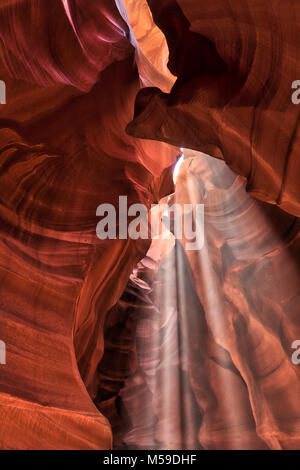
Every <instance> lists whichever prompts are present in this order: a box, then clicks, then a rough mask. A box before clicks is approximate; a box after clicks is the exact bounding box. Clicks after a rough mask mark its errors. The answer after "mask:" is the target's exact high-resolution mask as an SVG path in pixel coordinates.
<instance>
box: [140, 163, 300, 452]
mask: <svg viewBox="0 0 300 470" xmlns="http://www.w3.org/2000/svg"><path fill="white" fill-rule="evenodd" d="M201 159H202V162H203V167H201V164H202V163H201ZM195 161H196V162H197V168H198V169H199V168H200V170H201V171H200V174H201V175H202V177H200V175H199V174H198V175H197V174H196V172H194V168H193V162H192V161H191V164H190V162H187V163H186V164H185V165H184V163H185V157H184V156H182V157H181V158H180V159H179V161H178V162H177V164H176V167H175V169H174V181H175V183H176V192H175V200H176V195H177V196H178V198H179V202H180V203H186V204H189V203H191V204H192V205H194V206H195V205H196V204H199V203H204V204H205V213H206V215H205V224H206V227H205V244H204V247H203V248H202V249H201V250H198V251H195V252H192V251H184V246H185V241H184V240H183V241H177V242H176V244H175V246H174V240H173V242H172V243H173V245H170V249H169V250H165V252H166V251H167V254H164V255H162V251H161V252H160V255H159V256H158V257H157V259H160V267H159V269H158V274H157V277H156V280H155V282H154V284H153V286H152V288H153V302H154V304H155V307H156V310H155V318H153V319H151V320H149V321H148V327H149V325H150V324H151V322H152V327H153V328H152V329H153V335H152V338H151V340H150V347H149V345H148V346H145V347H143V344H141V343H140V346H139V348H140V350H139V354H140V356H143V358H144V359H143V361H142V362H143V367H142V369H143V374H144V376H145V378H146V381H147V384H148V388H149V390H150V391H151V397H152V398H151V405H149V404H148V403H147V400H149V398H148V399H146V397H145V403H144V406H145V416H144V417H145V423H147V422H148V423H152V424H151V432H150V434H151V436H149V428H147V429H148V431H147V433H148V434H147V433H146V434H147V437H146V441H147V442H148V448H150V447H151V448H155V449H159V448H162V449H179V448H182V449H196V448H201V447H200V444H202V445H203V446H204V448H205V447H207V445H208V446H211V445H212V442H213V441H214V445H215V448H222V447H225V448H230V449H248V448H256V446H257V447H259V446H260V445H261V446H263V445H264V442H263V440H264V441H265V442H267V444H268V446H269V447H271V448H274V449H276V448H280V444H279V442H278V439H277V438H276V431H278V429H277V425H276V422H274V421H272V415H271V413H269V411H268V403H267V402H266V398H265V396H264V395H263V394H261V392H260V391H259V389H257V388H256V385H255V378H254V377H252V378H251V374H250V379H249V374H248V375H247V374H244V364H243V362H241V361H243V360H244V362H245V363H246V364H247V361H248V358H247V357H244V358H242V359H241V357H240V355H239V350H238V347H237V345H236V344H234V341H235V339H234V335H232V334H231V333H232V331H233V329H234V327H233V321H234V316H235V315H240V317H245V318H247V320H248V325H247V328H248V329H249V330H250V331H251V337H254V338H255V337H256V331H257V332H258V334H259V333H260V331H261V330H260V329H259V326H260V325H259V321H258V320H257V318H255V314H254V315H253V314H252V311H251V310H250V307H249V305H248V303H247V299H245V296H244V291H245V290H246V289H247V288H248V283H249V282H250V281H251V282H253V279H252V280H251V279H250V278H249V279H248V278H247V277H246V278H244V279H243V284H242V285H241V286H238V287H237V286H236V285H234V282H233V283H232V284H231V281H232V279H233V277H232V276H234V274H235V273H234V272H231V271H230V275H229V277H227V278H225V279H223V280H222V281H221V280H220V276H219V274H218V273H217V268H216V256H217V258H218V259H219V258H221V256H222V254H221V247H222V246H223V245H224V243H226V245H227V246H228V247H229V249H230V252H231V253H232V256H233V257H234V259H235V261H234V263H233V265H234V266H238V267H240V268H241V269H243V266H244V265H246V264H247V263H248V264H249V265H253V264H255V266H257V265H259V263H260V262H262V261H263V260H265V258H266V256H270V257H271V258H272V256H273V255H274V256H276V254H278V251H279V250H282V249H283V248H282V246H283V245H282V239H281V237H280V236H279V235H278V234H277V232H276V231H275V230H274V227H273V226H272V224H271V222H270V220H269V218H268V216H267V215H266V212H265V210H264V209H263V208H262V206H261V204H260V203H258V202H257V201H255V200H254V199H252V198H251V197H250V196H249V194H247V193H246V190H245V182H244V180H243V179H242V178H241V177H236V176H235V175H233V173H232V172H231V171H230V170H229V169H227V170H226V171H227V173H226V172H225V173H224V171H223V169H224V168H223V167H222V165H225V164H223V163H220V162H219V161H218V160H216V159H213V158H212V157H208V156H205V155H204V154H197V156H196V159H195ZM187 168H188V169H189V171H190V177H188V178H182V177H181V178H179V176H182V175H181V171H185V170H186V169H187ZM226 168H227V167H226ZM211 171H213V172H215V177H216V178H215V179H217V180H218V179H219V181H221V183H222V182H223V177H224V178H225V180H226V178H228V179H229V184H228V189H227V188H226V187H225V189H220V188H218V187H216V186H215V183H214V182H213V178H212V175H211V174H210V172H211ZM202 179H203V180H204V181H201V180H202ZM231 179H232V181H231ZM181 185H185V188H184V190H183V189H182V188H181V187H180V186H181ZM221 186H222V184H221ZM225 186H226V185H225ZM176 202H178V201H177V200H176ZM159 243H161V246H162V244H163V243H165V244H166V245H167V244H168V241H167V240H163V238H162V235H161V240H156V241H155V244H159ZM151 250H152V253H151ZM153 250H154V245H153V246H152V248H151V249H150V251H149V253H148V255H149V257H150V258H151V257H152V258H153V257H155V256H154V251H153ZM284 256H285V260H286V263H287V266H288V269H290V270H292V271H293V272H294V276H295V278H296V279H297V278H298V276H299V273H298V268H297V266H296V264H295V262H294V261H293V259H292V258H291V256H290V254H289V251H288V250H287V249H285V251H284ZM199 299H200V300H201V303H200V301H199ZM236 303H237V304H238V308H237V305H236ZM206 329H208V331H209V335H210V337H212V338H213V342H212V343H211V344H210V346H209V347H210V349H209V350H207V347H208V346H207V344H206V343H204V338H205V337H206V336H207V332H206ZM263 334H264V338H263V340H264V341H265V342H266V347H267V348H268V347H271V346H275V347H276V348H278V350H280V351H281V355H282V357H283V358H285V355H286V352H285V351H284V350H283V346H282V345H281V343H280V341H279V339H278V338H276V336H275V335H274V334H272V332H270V331H268V329H264V330H263ZM293 339H294V338H291V344H292V340H293ZM240 340H241V341H242V342H244V343H245V351H246V353H247V351H248V349H247V348H248V346H249V345H248V344H247V341H248V339H247V336H246V335H245V336H244V337H241V338H240ZM213 349H215V351H214V350H213ZM220 349H222V351H224V353H227V356H228V357H227V360H228V361H230V363H231V364H232V367H233V369H230V368H229V367H226V366H224V364H222V363H218V364H216V360H215V359H213V358H216V357H218V354H219V352H220V351H219V350H220ZM285 359H286V361H287V365H286V367H287V368H288V376H289V377H290V380H292V378H291V374H293V372H290V369H289V368H290V367H291V364H290V363H289V362H288V358H285ZM205 367H206V368H205ZM262 367H263V366H262ZM234 368H236V369H235V370H234ZM210 371H213V377H210V376H209V374H210V373H211V372H210ZM239 373H241V376H240V375H239ZM207 376H208V377H207ZM202 381H203V383H202ZM243 381H244V382H243ZM209 387H211V390H210V392H208V391H206V389H207V388H209ZM205 393H207V395H206V396H205ZM214 398H215V400H216V403H214V402H213V400H214ZM197 402H198V406H197ZM148 405H149V406H148ZM205 407H206V408H207V409H205ZM199 410H200V411H199ZM203 411H204V413H203ZM200 412H201V413H202V417H203V418H204V421H202V422H201V419H202V418H201V413H200ZM215 412H218V413H219V415H218V416H221V421H220V422H219V423H218V419H220V418H218V417H216V416H215V415H214V413H215ZM197 413H198V414H197ZM153 414H155V420H153ZM207 416H209V420H210V421H211V422H209V421H207ZM214 420H216V421H214ZM266 420H267V421H268V422H269V423H271V424H272V429H274V436H275V437H274V436H270V437H268V436H267V437H266V436H265V435H264V431H263V428H264V423H265V421H266ZM218 425H219V431H218ZM145 426H146V424H145ZM224 429H225V432H226V430H227V433H228V436H226V435H225V436H224ZM198 432H199V435H198ZM198 437H199V441H200V444H199V441H198ZM260 437H261V439H260ZM136 439H137V442H138V438H137V437H136ZM210 439H211V440H210ZM197 446H198V447H197Z"/></svg>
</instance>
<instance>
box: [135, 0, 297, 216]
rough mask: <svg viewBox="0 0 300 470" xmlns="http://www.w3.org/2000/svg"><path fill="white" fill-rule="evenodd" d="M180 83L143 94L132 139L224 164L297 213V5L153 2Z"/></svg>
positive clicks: (261, 195)
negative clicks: (204, 155)
mask: <svg viewBox="0 0 300 470" xmlns="http://www.w3.org/2000/svg"><path fill="white" fill-rule="evenodd" d="M148 3H149V6H150V8H151V9H152V12H153V17H154V20H155V22H156V23H157V25H158V26H159V27H160V28H161V30H162V31H163V32H164V34H165V36H166V39H167V41H168V45H169V49H170V60H169V68H170V70H171V72H172V73H173V74H174V75H176V76H177V77H178V80H177V82H176V84H175V86H174V87H173V89H172V91H171V93H170V94H165V93H162V92H161V91H160V90H158V89H156V88H155V89H154V88H153V89H152V90H151V89H146V90H142V91H141V92H140V94H139V95H138V97H137V103H136V117H135V120H134V121H133V122H132V123H131V124H130V125H129V126H128V132H129V133H130V134H132V135H135V136H138V137H143V138H149V139H154V140H161V141H164V142H169V143H172V144H176V145H179V146H182V147H185V148H190V149H194V150H199V151H202V152H206V153H208V154H210V155H213V156H216V157H218V158H222V159H224V160H225V161H226V162H227V163H228V165H229V166H230V168H231V169H232V170H233V171H235V172H236V173H238V174H240V175H242V176H244V177H246V178H247V179H248V184H247V190H248V191H249V192H250V194H251V195H252V196H255V197H257V198H258V199H261V200H263V201H266V202H269V203H272V204H277V205H279V206H280V207H281V208H283V209H284V210H286V211H288V212H290V213H291V214H294V215H297V216H299V215H300V189H299V187H300V186H299V181H298V175H299V171H300V168H299V158H298V155H299V151H300V134H299V109H300V108H299V106H297V105H295V104H293V102H292V99H291V97H292V93H293V91H294V90H292V83H293V82H294V81H295V80H299V77H300V62H299V57H298V44H299V42H300V27H299V21H300V3H299V2H298V0H284V1H280V2H278V1H277V0H270V1H269V2H266V1H262V0H245V1H243V2H241V1H240V0H216V1H214V2H210V3H209V4H208V3H207V2H200V1H195V0H177V1H176V0H162V1H159V2H157V1H155V0H148Z"/></svg>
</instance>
